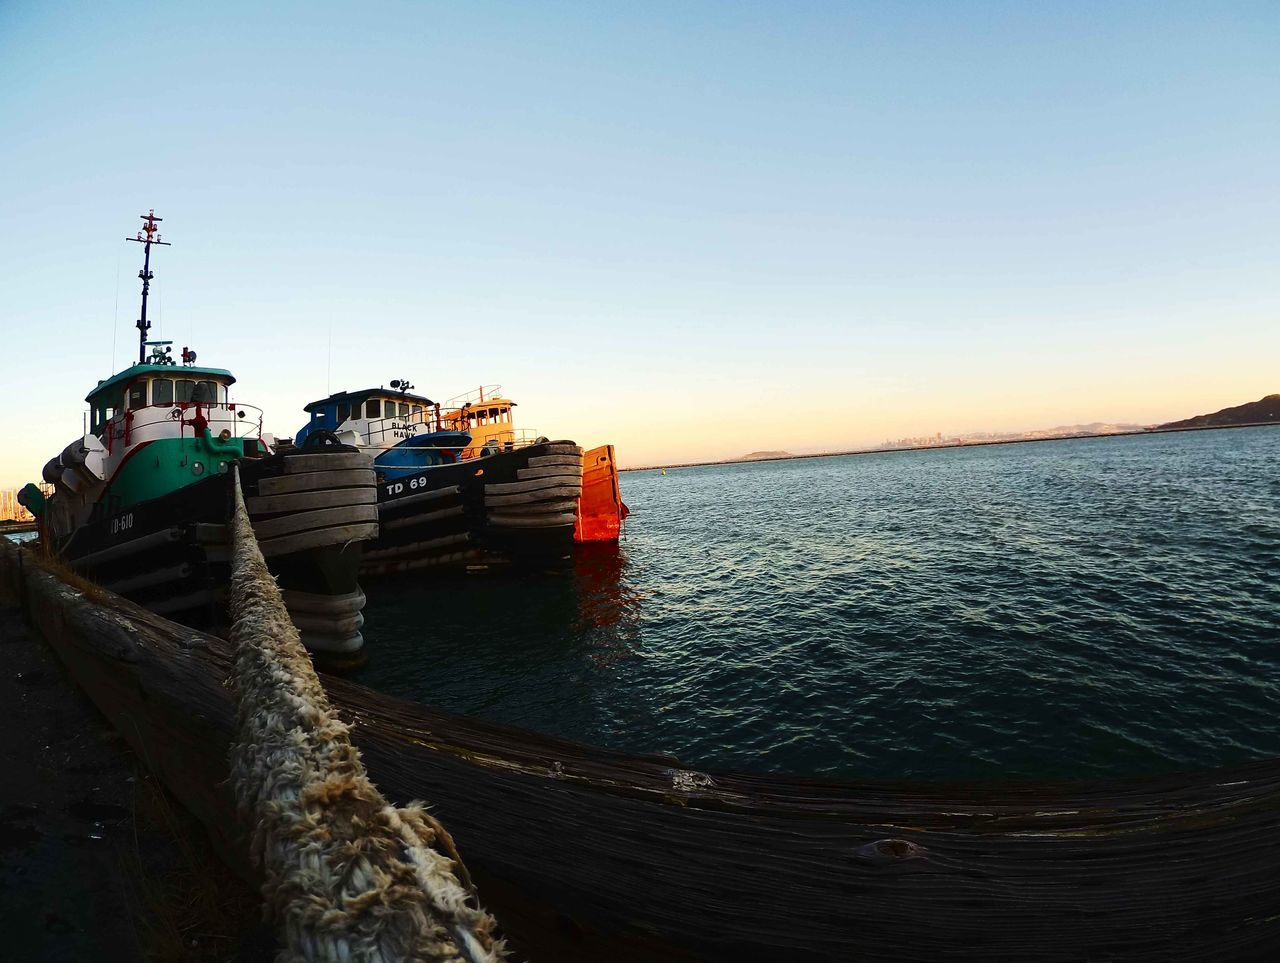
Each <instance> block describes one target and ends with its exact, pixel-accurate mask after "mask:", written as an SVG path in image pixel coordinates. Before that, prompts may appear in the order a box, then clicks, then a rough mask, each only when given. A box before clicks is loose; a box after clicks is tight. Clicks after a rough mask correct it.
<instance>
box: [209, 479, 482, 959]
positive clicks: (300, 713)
mask: <svg viewBox="0 0 1280 963" xmlns="http://www.w3.org/2000/svg"><path fill="white" fill-rule="evenodd" d="M233 484H234V488H235V511H234V517H233V518H232V538H233V554H232V572H231V612H232V618H233V623H232V627H231V641H232V642H233V643H235V646H236V660H235V684H236V691H237V710H236V720H237V727H238V734H237V738H236V741H235V743H234V744H233V745H232V749H231V778H232V785H233V787H234V789H235V794H236V801H237V803H238V805H239V807H240V811H241V813H242V815H243V816H244V817H245V818H247V819H248V820H249V821H250V824H251V825H252V826H253V827H254V828H253V837H252V840H251V845H252V855H253V858H254V861H255V862H256V864H257V865H258V866H260V867H261V869H262V871H263V875H264V882H263V897H264V899H265V901H266V904H267V910H268V912H269V913H270V914H271V916H272V918H273V919H274V920H275V921H276V925H277V927H278V930H279V934H280V941H281V949H280V951H279V954H278V956H277V961H278V963H295V961H297V963H303V961H305V963H320V961H342V963H393V961H395V963H399V961H424V963H425V961H440V963H498V961H500V960H503V959H505V957H506V954H505V950H504V947H503V944H502V941H501V940H499V939H497V937H496V923H495V922H494V920H493V917H491V916H489V915H488V914H487V913H486V912H485V911H484V909H483V908H481V907H480V906H479V905H478V902H477V901H476V899H475V898H474V895H473V894H472V893H471V891H470V890H469V889H468V887H467V886H464V885H463V883H462V882H461V881H460V880H459V877H458V873H459V872H462V873H464V874H465V869H462V867H461V865H460V863H458V862H456V861H455V859H451V858H450V857H449V856H448V855H446V853H445V852H441V851H440V847H443V848H444V849H445V850H446V852H452V847H453V844H452V841H451V840H450V839H449V836H448V833H447V832H445V830H444V827H442V826H441V825H440V824H439V823H438V822H436V821H435V820H434V819H433V818H432V817H431V816H429V815H428V814H427V813H426V812H425V810H424V809H423V808H422V806H421V805H420V804H411V805H409V806H405V807H403V808H396V807H394V806H392V805H391V804H390V803H388V802H387V801H386V799H384V798H383V797H382V795H381V793H379V792H378V789H377V787H375V786H374V785H373V783H372V782H370V780H369V778H368V776H367V775H366V774H365V771H364V766H363V764H362V762H361V761H360V754H359V752H357V751H356V749H355V747H354V746H352V744H351V740H350V737H349V734H348V733H349V727H348V726H347V725H346V724H345V723H343V722H342V721H341V720H339V719H338V718H337V716H336V715H335V714H334V712H333V709H332V707H331V706H330V705H329V701H328V697H327V696H326V695H325V693H324V689H323V688H322V687H321V685H320V680H319V678H318V677H317V676H316V673H315V668H314V667H313V666H312V664H311V658H310V656H308V655H307V652H306V650H305V649H304V648H303V647H302V643H301V641H300V640H299V636H298V630H297V629H296V628H295V627H294V625H293V623H292V622H291V621H290V620H289V613H288V611H287V610H286V609H285V606H284V601H283V599H282V598H281V596H280V590H279V588H278V587H277V585H276V583H275V580H274V579H273V578H272V576H271V574H270V572H268V570H267V566H266V562H265V561H263V558H262V553H261V551H259V549H258V544H257V540H256V539H255V538H254V535H253V528H252V526H251V525H250V523H249V516H248V513H247V512H246V511H245V506H244V496H243V493H242V492H241V490H240V474H239V470H238V469H236V470H235V474H234V480H233ZM454 855H455V856H456V854H454Z"/></svg>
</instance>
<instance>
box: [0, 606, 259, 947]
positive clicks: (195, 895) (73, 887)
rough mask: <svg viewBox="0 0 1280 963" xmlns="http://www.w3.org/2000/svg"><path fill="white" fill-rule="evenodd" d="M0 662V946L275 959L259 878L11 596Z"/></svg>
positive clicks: (3, 614) (2, 614)
mask: <svg viewBox="0 0 1280 963" xmlns="http://www.w3.org/2000/svg"><path fill="white" fill-rule="evenodd" d="M0 665H3V670H2V671H0V726H3V731H4V734H5V737H4V739H3V741H2V742H0V746H3V748H2V749H0V759H2V761H3V770H2V771H3V774H4V775H3V778H0V918H3V919H4V921H5V947H4V958H5V959H6V960H12V961H15V963H25V961H28V960H30V961H50V963H56V961H63V960H66V961H82V960H92V961H93V963H115V961H135V960H155V961H168V960H174V961H177V960H184V961H213V960H217V961H220V963H222V961H239V963H259V961H269V960H271V959H272V957H273V955H274V943H273V940H272V934H271V931H270V929H269V927H267V926H266V925H265V924H263V923H262V921H261V904H260V901H259V899H258V896H257V893H256V892H255V891H254V889H253V887H252V886H251V885H250V884H248V883H246V882H245V881H244V880H242V879H241V878H239V877H238V876H236V875H234V874H233V873H231V872H230V871H229V870H228V869H227V868H226V867H225V866H224V865H223V864H222V863H221V862H220V861H219V860H218V859H217V857H216V856H215V855H214V853H213V850H212V847H211V846H210V845H209V843H208V839H207V837H206V836H205V834H204V831H203V829H202V828H201V827H200V826H199V824H198V823H196V822H195V821H194V819H192V817H190V816H189V815H188V814H187V813H186V812H185V811H184V810H182V809H181V807H179V806H178V805H177V803H175V802H174V801H173V799H172V798H171V797H170V796H169V795H168V794H167V793H166V792H165V791H164V790H163V789H162V788H161V787H160V786H159V785H158V784H157V783H156V782H155V780H153V779H152V778H151V776H150V775H149V774H148V773H147V771H146V769H145V767H144V766H142V765H141V763H140V761H139V760H138V758H137V757H136V756H135V755H134V754H133V752H132V751H131V750H130V749H129V747H128V746H127V745H126V744H125V742H124V740H122V739H121V738H120V737H119V736H117V735H116V734H115V732H114V731H113V730H112V729H111V728H110V726H109V725H108V724H107V723H106V721H105V720H104V719H103V718H102V717H101V716H100V715H99V714H98V712H97V710H96V709H95V708H94V706H93V705H92V703H90V702H89V700H88V699H87V698H85V697H84V695H83V694H81V692H80V691H79V689H77V688H76V686H75V685H74V683H72V682H71V680H70V679H69V678H68V677H67V675H66V673H65V672H64V671H63V669H62V666H61V664H60V663H59V662H58V659H57V657H56V656H55V655H54V654H53V652H52V651H51V650H50V649H49V648H48V647H47V646H46V645H45V644H44V642H43V641H41V640H40V639H39V638H36V637H34V636H32V635H31V634H30V633H29V632H28V630H27V628H26V626H25V625H24V624H23V622H22V618H21V615H20V613H19V612H18V611H17V610H16V609H12V608H0Z"/></svg>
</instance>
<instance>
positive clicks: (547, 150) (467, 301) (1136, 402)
mask: <svg viewBox="0 0 1280 963" xmlns="http://www.w3.org/2000/svg"><path fill="white" fill-rule="evenodd" d="M0 119H2V120H3V127H2V128H0V129H2V130H3V132H4V135H3V137H0V183H3V185H4V188H3V190H4V193H3V200H2V201H0V211H2V212H3V215H4V216H3V225H4V230H3V232H0V264H3V266H4V268H3V270H4V278H5V284H4V295H3V300H2V301H0V317H3V331H4V347H3V352H4V355H3V357H4V364H3V378H2V379H0V486H7V485H13V484H17V483H19V482H21V481H24V480H27V479H28V478H34V477H35V476H36V474H37V473H38V471H39V467H40V465H41V464H42V463H43V461H44V460H45V458H47V457H48V456H49V455H50V454H52V453H53V452H55V451H57V450H60V449H61V448H62V446H64V445H65V444H66V443H67V442H68V441H70V440H71V439H72V438H73V437H74V436H75V435H76V433H77V432H78V431H79V427H80V411H81V409H82V405H81V401H80V399H82V398H83V396H84V394H85V393H86V391H87V390H88V388H89V387H90V386H91V385H92V384H93V383H94V382H95V381H96V380H97V379H98V378H101V377H104V376H106V375H107V374H109V373H110V372H111V371H112V370H113V369H112V363H111V362H112V346H113V339H114V340H116V342H117V343H116V348H115V359H116V362H117V365H116V367H120V366H122V365H123V364H124V363H125V362H126V361H127V360H128V358H129V356H130V354H131V352H133V351H134V350H135V336H136V332H135V331H134V329H133V328H132V323H133V321H134V319H135V318H136V316H137V314H136V312H137V301H138V282H137V279H136V273H137V270H138V268H139V266H140V264H139V255H140V250H139V248H138V245H131V244H126V243H125V242H124V241H123V238H124V237H125V235H126V234H129V233H132V232H133V231H134V230H135V229H136V225H137V224H138V220H137V215H139V214H141V213H144V212H145V211H146V210H147V208H149V207H154V208H155V209H156V211H157V213H158V214H160V215H161V216H163V217H164V218H165V223H164V227H165V229H166V230H165V234H166V238H167V239H168V240H171V241H172V242H173V247H171V248H166V249H164V250H163V251H162V252H161V253H160V254H159V256H158V257H157V263H156V265H155V271H156V274H157V281H158V309H159V311H160V314H161V317H162V320H163V327H162V329H157V330H156V331H155V332H153V334H162V335H163V336H164V337H169V338H173V339H175V340H176V341H177V342H179V344H185V343H190V344H192V345H193V346H195V347H196V348H198V350H199V351H200V357H201V360H202V361H204V362H207V363H210V364H218V365H224V366H226V367H230V368H232V369H233V370H234V371H235V372H236V374H237V375H238V376H239V378H240V385H239V386H238V388H239V391H238V394H239V398H240V400H242V401H244V402H249V403H253V404H257V405H259V406H261V407H263V408H266V409H267V412H268V419H267V420H268V428H270V429H272V430H274V431H276V432H277V433H280V434H285V433H292V431H294V430H295V429H296V428H297V427H298V425H299V424H300V421H301V412H300V409H301V406H302V405H303V404H304V403H305V402H306V401H308V400H311V399H313V398H315V397H318V396H321V395H323V394H324V393H325V390H326V388H328V387H332V388H333V389H335V390H336V389H338V388H356V387H360V386H363V385H366V384H369V383H382V382H387V381H389V380H390V379H392V378H396V377H408V378H410V379H412V380H413V381H414V382H415V383H416V384H417V386H418V388H419V389H420V390H421V391H423V392H424V393H426V394H429V395H431V396H432V397H444V396H448V395H451V394H455V393H458V392H460V391H463V390H466V389H467V388H468V387H470V386H472V385H476V384H480V383H482V382H484V383H488V382H495V381H496V382H501V383H502V384H503V385H504V386H506V387H507V388H508V389H509V393H510V394H511V395H513V396H514V397H515V398H516V400H517V401H519V402H520V405H521V406H520V409H519V411H520V413H521V416H522V422H523V423H524V424H526V425H528V426H529V427H534V428H537V429H538V430H540V431H542V432H544V433H546V434H550V435H554V436H570V437H575V438H577V439H578V440H579V441H581V442H584V443H587V444H595V443H599V442H602V441H613V442H615V443H616V444H617V445H618V446H619V454H620V456H621V457H622V460H623V461H624V463H631V464H640V463H654V462H658V461H662V460H681V459H688V458H694V457H719V456H726V455H730V456H731V455H736V454H740V453H742V452H744V451H750V450H753V449H762V448H787V449H791V450H813V449H821V448H838V447H841V446H846V445H853V444H858V443H863V442H873V441H877V440H880V439H883V438H885V437H897V436H899V435H908V434H911V435H914V434H921V433H924V432H933V431H944V432H951V431H961V430H967V429H979V428H993V429H1000V428H1028V427H1038V426H1048V425H1053V424H1060V423H1074V422H1084V421H1093V420H1111V421H1154V420H1164V419H1167V418H1173V417H1183V416H1187V415H1191V414H1194V413H1198V412H1200V411H1203V410H1212V409H1215V408H1218V407H1222V406H1224V405H1227V404H1237V403H1241V402H1244V401H1248V400H1253V399H1256V398H1257V397H1260V396H1261V395H1262V394H1264V393H1267V392H1271V391H1277V390H1280V371H1278V370H1277V361H1280V294H1278V293H1277V277H1278V274H1277V263H1278V259H1280V191H1277V189H1276V178H1277V171H1280V4H1276V3H1274V2H1269V3H1215V4H1205V3H1197V4H1180V3H1144V4H1132V3H1122V2H1121V3H1114V2H1113V3H1096V4H1094V3H1071V4H1040V3H939V4H928V3H877V4H856V3H841V4H826V3H793V2H789V3H772V4H749V3H740V2H735V3H702V4H699V3H679V4H657V3H655V4H616V5H609V4H600V3H572V4H569V3H535V4H527V3H521V4H517V3H510V4H472V3H468V4H462V3H457V4H429V3H418V2H415V3H361V4H355V3H323V2H309V3H296V4H288V3H273V4H261V3H252V4H249V3H243V4H241V3H210V4H173V3H171V4H126V3H112V2H93V3H88V2H85V3H65V2H63V3H59V2H56V0H55V2H44V3H36V2H22V0H7V2H3V3H0ZM117 277H118V283H117ZM117 299H118V300H117ZM331 326H332V331H333V339H332V344H333V347H332V356H331V358H330V352H329V331H330V327H331Z"/></svg>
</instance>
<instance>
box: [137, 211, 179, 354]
mask: <svg viewBox="0 0 1280 963" xmlns="http://www.w3.org/2000/svg"><path fill="white" fill-rule="evenodd" d="M139 216H140V217H141V218H142V230H141V231H139V232H138V236H137V237H126V238H125V240H126V241H137V242H138V243H139V244H142V245H145V247H144V250H145V251H146V254H144V255H143V259H142V270H141V271H139V272H138V277H140V278H142V317H140V318H138V364H143V363H145V362H146V360H147V331H149V330H150V329H151V322H150V321H148V320H147V294H148V292H149V291H150V290H151V279H152V278H153V277H155V275H153V274H152V273H151V245H152V244H160V245H162V246H164V247H168V246H169V242H168V241H162V240H160V235H159V233H158V232H157V231H156V225H157V224H159V223H160V222H161V221H162V220H164V218H161V217H156V211H155V208H154V207H153V208H151V210H150V211H148V212H147V213H146V214H141V215H139ZM171 363H172V362H171Z"/></svg>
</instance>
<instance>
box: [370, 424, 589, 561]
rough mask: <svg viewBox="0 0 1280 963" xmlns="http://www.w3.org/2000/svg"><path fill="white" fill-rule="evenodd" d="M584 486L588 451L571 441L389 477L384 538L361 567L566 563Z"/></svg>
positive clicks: (383, 486) (382, 488)
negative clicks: (584, 455)
mask: <svg viewBox="0 0 1280 963" xmlns="http://www.w3.org/2000/svg"><path fill="white" fill-rule="evenodd" d="M581 491H582V449H581V448H579V447H578V446H577V445H575V444H573V442H567V441H556V442H543V443H539V444H534V445H529V446H527V447H524V448H517V449H515V450H513V451H503V452H498V453H496V454H492V455H486V456H483V457H479V458H467V459H463V460H462V461H459V462H457V463H456V464H452V465H439V466H435V467H431V468H426V469H424V470H423V471H420V472H418V473H416V474H412V475H405V476H402V477H397V478H388V479H384V480H383V481H382V482H380V484H379V487H378V512H379V528H380V530H379V534H378V538H377V540H376V541H375V542H374V543H373V544H372V545H369V546H368V547H367V549H366V551H365V553H364V556H363V562H362V566H361V570H362V571H363V572H364V573H365V574H368V575H385V574H391V573H394V572H404V571H411V570H415V569H423V568H435V569H442V568H443V569H449V568H452V569H457V570H464V571H493V570H499V569H507V568H512V567H516V568H539V567H552V566H556V565H560V564H563V563H564V562H565V561H566V560H567V559H568V558H569V557H570V555H571V552H572V548H573V530H574V524H575V521H576V518H577V504H578V496H579V494H580V493H581Z"/></svg>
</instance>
